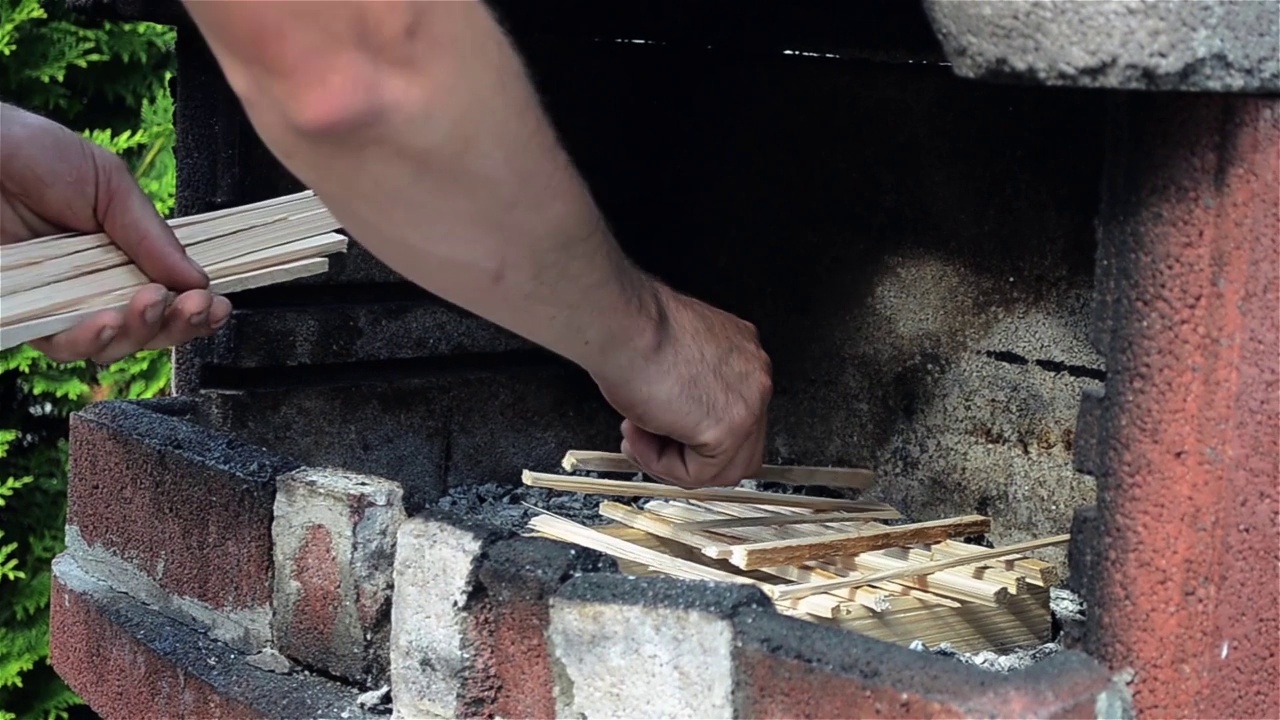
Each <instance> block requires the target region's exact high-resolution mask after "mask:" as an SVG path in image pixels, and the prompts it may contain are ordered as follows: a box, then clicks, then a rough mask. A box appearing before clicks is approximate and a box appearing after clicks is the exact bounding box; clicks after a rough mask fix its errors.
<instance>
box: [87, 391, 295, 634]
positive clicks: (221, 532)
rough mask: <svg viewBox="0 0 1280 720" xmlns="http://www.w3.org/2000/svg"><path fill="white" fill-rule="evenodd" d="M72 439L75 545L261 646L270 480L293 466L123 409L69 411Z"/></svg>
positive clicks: (267, 585) (188, 426) (111, 405)
mask: <svg viewBox="0 0 1280 720" xmlns="http://www.w3.org/2000/svg"><path fill="white" fill-rule="evenodd" d="M70 443H71V460H70V481H69V486H68V492H67V524H68V526H69V527H70V528H73V530H72V531H70V533H71V534H70V537H71V538H72V539H73V541H74V542H76V543H77V544H80V543H82V544H83V546H84V547H85V548H87V549H92V550H100V551H102V552H104V553H107V554H109V555H110V557H111V558H114V559H117V560H118V561H119V564H124V563H127V564H129V565H131V566H132V567H133V568H136V570H137V571H138V572H139V573H141V574H142V575H145V577H146V578H149V579H150V580H151V581H153V582H154V583H155V584H156V585H157V586H158V587H159V588H160V589H162V590H163V591H164V592H165V593H169V594H171V595H173V596H175V597H177V598H183V599H187V600H190V601H192V602H193V603H194V604H195V605H196V606H199V607H204V608H209V609H212V610H215V611H217V612H219V613H223V614H224V615H225V616H227V617H229V618H233V621H232V622H233V623H236V622H239V623H241V624H244V625H245V628H244V634H243V635H242V637H241V639H240V641H238V642H241V643H248V644H249V645H255V644H258V643H260V641H261V639H262V637H263V632H262V630H263V629H264V628H261V627H257V624H258V622H259V621H260V620H261V619H263V618H265V617H266V614H267V613H268V609H269V606H270V601H271V572H272V560H271V513H272V509H271V508H272V503H273V499H274V495H275V477H276V476H277V475H279V474H282V473H284V472H287V471H289V470H292V469H294V468H295V467H297V465H296V463H293V462H292V461H290V460H288V459H287V458H284V457H282V456H278V455H274V454H271V453H268V452H266V451H264V450H262V449H260V448H257V447H254V446H251V445H248V444H245V443H243V442H240V441H238V440H236V439H234V438H231V437H229V436H226V435H222V434H220V433H215V432H209V431H207V430H206V429H204V428H201V427H198V426H196V425H194V424H192V423H190V422H187V421H185V420H183V419H181V418H177V417H173V416H170V415H163V414H159V413H155V412H150V411H148V410H146V409H144V408H143V407H140V406H138V405H134V404H132V403H127V402H107V403H98V404H95V405H91V406H90V407H88V408H87V409H85V410H83V411H81V412H78V413H76V414H74V415H73V416H72V418H71V436H70ZM138 587H140V585H139V586H138ZM235 618H238V620H235ZM255 618H257V620H255ZM226 639H228V640H229V641H230V637H227V638H226Z"/></svg>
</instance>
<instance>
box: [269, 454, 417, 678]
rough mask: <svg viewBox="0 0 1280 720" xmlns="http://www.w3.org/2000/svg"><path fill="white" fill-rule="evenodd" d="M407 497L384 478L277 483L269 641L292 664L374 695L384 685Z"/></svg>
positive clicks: (326, 473)
mask: <svg viewBox="0 0 1280 720" xmlns="http://www.w3.org/2000/svg"><path fill="white" fill-rule="evenodd" d="M404 518H405V513H404V506H403V492H402V491H401V489H400V486H399V485H398V484H396V483H394V482H391V481H389V480H384V479H383V478H379V477H375V476H370V475H360V474H357V473H352V472H349V471H345V470H336V469H323V468H304V469H302V470H298V471H295V472H293V473H290V474H288V475H284V476H282V477H280V478H279V479H278V480H277V486H276V499H275V518H274V522H273V523H272V541H273V546H274V556H275V572H274V579H273V597H272V605H273V608H274V611H275V612H274V614H273V616H272V635H273V638H274V641H275V646H276V647H277V648H278V649H279V650H280V651H281V652H282V653H284V654H285V655H287V656H288V657H290V658H293V659H296V660H299V661H301V662H303V663H305V664H307V665H309V666H311V667H315V668H320V669H322V670H323V671H324V672H326V673H327V674H329V675H333V676H338V677H342V678H345V679H347V680H350V681H352V682H355V683H359V684H361V685H362V686H364V687H366V688H369V687H378V686H380V685H382V684H383V683H385V682H386V679H387V662H388V660H387V654H388V650H387V643H388V634H389V632H390V621H391V617H390V613H391V595H392V565H393V562H394V558H395V538H396V533H397V531H398V530H399V527H400V523H401V522H403V521H404Z"/></svg>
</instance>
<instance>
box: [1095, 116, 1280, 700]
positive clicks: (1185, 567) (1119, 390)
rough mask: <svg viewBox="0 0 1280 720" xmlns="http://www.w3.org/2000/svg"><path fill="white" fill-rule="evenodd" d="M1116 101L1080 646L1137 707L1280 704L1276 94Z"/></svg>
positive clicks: (1279, 142)
mask: <svg viewBox="0 0 1280 720" xmlns="http://www.w3.org/2000/svg"><path fill="white" fill-rule="evenodd" d="M1120 107H1121V111H1120V112H1119V114H1117V116H1116V118H1115V121H1114V122H1113V123H1112V126H1113V128H1114V135H1113V137H1112V139H1111V141H1110V152H1111V158H1110V161H1109V169H1108V173H1107V177H1106V182H1105V183H1104V198H1103V199H1104V203H1103V210H1102V214H1101V221H1100V248H1099V254H1100V257H1101V258H1104V259H1106V262H1105V263H1104V264H1102V265H1101V266H1100V271H1101V272H1102V276H1101V277H1100V280H1099V283H1098V294H1099V302H1098V308H1097V310H1096V312H1095V318H1096V323H1097V325H1098V327H1097V328H1095V333H1094V334H1095V336H1096V337H1097V338H1098V339H1099V340H1101V341H1102V342H1101V345H1102V347H1103V349H1104V350H1105V351H1106V354H1107V381H1106V388H1105V397H1104V398H1103V404H1104V407H1103V409H1102V411H1101V415H1100V417H1099V418H1098V419H1097V421H1096V424H1097V426H1098V427H1097V432H1098V438H1097V440H1096V451H1095V452H1096V454H1097V456H1098V457H1096V458H1091V459H1088V460H1087V461H1086V462H1082V463H1081V465H1083V466H1089V467H1095V468H1097V474H1098V487H1099V492H1098V525H1099V527H1100V529H1101V533H1102V535H1103V538H1102V539H1101V540H1100V542H1099V543H1097V546H1098V548H1099V553H1098V558H1097V560H1096V562H1095V564H1094V567H1093V568H1092V570H1093V573H1094V575H1095V578H1094V579H1093V580H1092V581H1091V582H1090V583H1089V585H1090V586H1091V588H1092V590H1091V593H1092V596H1091V597H1088V598H1086V599H1087V600H1088V601H1089V605H1090V613H1089V617H1090V626H1089V647H1090V649H1091V651H1092V652H1094V653H1095V654H1096V655H1097V656H1098V657H1100V658H1101V659H1103V660H1104V661H1105V662H1107V663H1108V664H1110V665H1111V666H1112V667H1114V668H1117V669H1119V668H1125V667H1131V668H1133V670H1134V671H1135V672H1136V680H1135V683H1134V691H1133V692H1134V705H1135V710H1136V711H1137V712H1138V713H1139V715H1141V716H1148V717H1173V716H1193V717H1195V716H1200V717H1205V716H1211V717H1237V718H1246V717H1280V657H1278V654H1277V647H1276V638H1277V637H1280V545H1278V544H1277V543H1276V541H1275V539H1276V537H1277V536H1280V526H1278V520H1277V517H1278V512H1280V399H1278V394H1280V302H1277V297H1280V243H1278V242H1277V227H1280V208H1278V207H1277V198H1278V197H1280V100H1277V99H1275V98H1247V97H1231V96H1205V95H1150V96H1147V95H1141V96H1131V97H1127V98H1126V99H1125V100H1124V104H1123V105H1121V106H1120Z"/></svg>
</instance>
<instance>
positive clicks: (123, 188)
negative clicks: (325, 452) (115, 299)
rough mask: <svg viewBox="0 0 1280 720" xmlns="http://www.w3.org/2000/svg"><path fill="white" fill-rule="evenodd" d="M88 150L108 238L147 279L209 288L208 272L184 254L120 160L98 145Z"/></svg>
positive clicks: (173, 287)
mask: <svg viewBox="0 0 1280 720" xmlns="http://www.w3.org/2000/svg"><path fill="white" fill-rule="evenodd" d="M90 152H91V153H93V155H94V157H93V164H94V171H95V173H96V178H95V180H96V183H97V193H96V197H95V200H94V214H95V216H96V219H97V221H98V224H99V225H100V226H101V227H102V229H103V231H104V232H105V233H106V234H107V236H108V237H110V238H111V240H112V242H114V243H115V244H116V245H117V246H119V247H120V249H121V250H122V251H123V252H124V254H125V255H128V256H129V259H131V260H133V262H134V263H136V264H137V265H138V268H139V269H141V270H142V272H143V273H145V274H146V275H147V276H148V277H149V278H151V279H152V280H154V281H156V282H158V283H160V284H162V285H165V286H166V287H168V288H169V289H171V290H194V289H197V288H205V287H208V285H209V276H208V274H206V273H205V271H204V270H203V269H202V268H201V267H200V266H199V265H198V264H197V263H196V261H195V260H193V259H191V257H190V256H189V255H187V252H186V249H185V248H183V247H182V244H181V243H180V242H178V238H177V236H175V235H174V234H173V229H172V228H170V227H169V225H168V223H166V222H165V221H164V218H162V217H161V216H160V213H159V212H157V211H156V208H155V205H153V204H152V203H151V200H150V198H148V197H147V196H146V194H145V193H143V192H142V188H141V187H139V186H138V183H137V181H135V180H134V178H133V176H132V175H131V174H130V173H129V168H128V166H127V165H125V163H124V161H123V160H121V159H120V158H119V157H116V156H115V155H113V154H111V153H109V152H107V151H106V150H105V149H103V148H100V147H98V146H96V145H93V146H91V147H90Z"/></svg>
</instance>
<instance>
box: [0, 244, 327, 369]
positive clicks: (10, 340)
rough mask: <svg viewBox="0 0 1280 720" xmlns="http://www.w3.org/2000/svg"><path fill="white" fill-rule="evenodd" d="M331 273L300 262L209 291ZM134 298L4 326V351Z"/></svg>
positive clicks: (323, 262)
mask: <svg viewBox="0 0 1280 720" xmlns="http://www.w3.org/2000/svg"><path fill="white" fill-rule="evenodd" d="M328 269H329V261H328V260H327V259H325V258H312V259H310V260H298V261H295V262H291V263H287V264H284V265H277V266H275V267H270V268H265V269H262V270H251V271H249V272H243V273H239V274H236V275H231V276H230V277H225V278H222V279H220V280H213V281H211V282H210V283H209V291H210V292H212V293H216V294H219V295H226V294H229V293H233V292H240V291H242V290H249V289H251V288H256V287H262V286H264V285H274V284H276V283H282V282H288V281H289V280H296V279H298V278H303V277H308V276H310V275H319V274H320V273H323V272H325V271H326V270H328ZM131 299H132V297H131V296H130V295H128V294H126V293H115V294H113V295H111V296H109V298H108V299H107V300H106V301H104V302H99V303H97V304H95V305H92V306H90V307H87V308H84V309H81V310H73V311H71V312H65V313H61V314H58V315H52V316H49V317H44V318H39V319H37V320H29V321H27V322H24V323H18V324H16V325H7V326H0V350H2V349H7V348H11V347H14V346H15V345H21V344H22V343H24V342H30V341H32V340H35V339H37V338H42V337H48V336H49V335H53V334H54V333H60V332H62V331H63V330H69V329H71V328H73V327H75V326H76V325H77V324H79V323H80V322H83V321H84V320H86V319H87V318H89V317H90V316H92V315H93V314H95V313H98V312H101V311H103V310H120V309H123V308H126V307H128V305H129V301H130V300H131Z"/></svg>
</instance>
